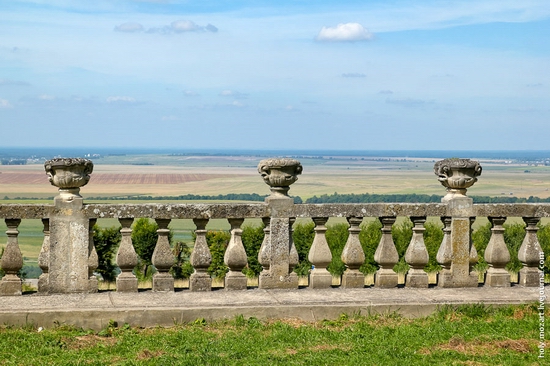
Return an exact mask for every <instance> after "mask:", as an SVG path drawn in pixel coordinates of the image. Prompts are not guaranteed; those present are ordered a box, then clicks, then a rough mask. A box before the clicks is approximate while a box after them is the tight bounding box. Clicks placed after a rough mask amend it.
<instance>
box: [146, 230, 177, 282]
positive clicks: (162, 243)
mask: <svg viewBox="0 0 550 366" xmlns="http://www.w3.org/2000/svg"><path fill="white" fill-rule="evenodd" d="M155 221H156V222H157V225H158V227H159V228H158V230H157V234H158V239H157V245H155V250H154V251H153V257H152V258H151V259H152V262H153V265H154V266H155V268H156V269H157V272H156V273H155V274H154V275H153V291H158V292H168V291H174V276H172V275H171V274H170V273H169V272H168V271H170V268H172V266H173V265H174V263H176V260H175V258H174V254H173V253H172V248H170V241H169V240H168V235H169V234H170V229H168V225H169V224H170V219H155Z"/></svg>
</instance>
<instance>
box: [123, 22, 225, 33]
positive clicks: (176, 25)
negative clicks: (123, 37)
mask: <svg viewBox="0 0 550 366" xmlns="http://www.w3.org/2000/svg"><path fill="white" fill-rule="evenodd" d="M114 30H115V32H123V33H140V32H146V33H159V34H180V33H188V32H211V33H216V32H217V31H218V27H216V26H214V25H212V24H207V25H205V26H201V25H198V24H196V23H195V22H193V21H191V20H176V21H173V22H172V23H170V24H169V25H164V26H158V27H152V28H149V29H145V26H143V24H141V23H137V22H127V23H122V24H119V25H117V26H115V28H114Z"/></svg>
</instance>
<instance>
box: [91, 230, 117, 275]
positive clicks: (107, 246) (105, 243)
mask: <svg viewBox="0 0 550 366" xmlns="http://www.w3.org/2000/svg"><path fill="white" fill-rule="evenodd" d="M92 232H93V238H94V246H95V250H96V252H97V258H98V267H97V269H96V272H98V273H99V274H100V275H101V277H103V280H104V281H105V282H114V281H115V279H116V276H117V273H118V267H117V266H116V264H115V263H114V260H113V259H114V256H115V254H116V250H117V248H118V246H119V245H120V240H121V238H122V236H121V234H120V227H118V228H117V227H110V228H101V227H100V226H98V225H97V224H96V225H94V227H93V228H92Z"/></svg>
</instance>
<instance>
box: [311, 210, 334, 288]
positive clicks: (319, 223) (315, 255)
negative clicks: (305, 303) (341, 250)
mask: <svg viewBox="0 0 550 366" xmlns="http://www.w3.org/2000/svg"><path fill="white" fill-rule="evenodd" d="M327 220H328V217H313V222H314V223H315V229H314V230H315V237H314V238H313V244H311V248H310V249H309V255H308V260H309V261H310V262H311V264H312V265H313V268H312V270H311V272H310V274H309V287H310V288H329V287H331V286H332V275H331V274H330V273H329V271H328V270H327V267H328V265H329V264H330V262H331V260H332V253H331V252H330V248H329V246H328V243H327V238H326V236H325V233H326V231H327V228H326V226H325V224H326V222H327Z"/></svg>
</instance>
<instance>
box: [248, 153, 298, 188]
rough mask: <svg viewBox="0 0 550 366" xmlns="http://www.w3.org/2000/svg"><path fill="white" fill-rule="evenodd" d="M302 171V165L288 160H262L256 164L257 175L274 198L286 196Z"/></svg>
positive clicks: (293, 160)
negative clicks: (258, 174) (267, 186)
mask: <svg viewBox="0 0 550 366" xmlns="http://www.w3.org/2000/svg"><path fill="white" fill-rule="evenodd" d="M302 170H303V167H302V164H300V162H299V161H298V160H295V159H290V158H270V159H264V160H262V161H260V163H259V164H258V173H260V175H261V176H262V179H263V180H264V182H265V183H266V184H267V185H269V187H270V189H271V192H272V195H275V196H277V195H280V196H287V192H288V190H289V188H290V185H291V184H292V183H294V182H296V181H297V180H298V175H300V174H302Z"/></svg>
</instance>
